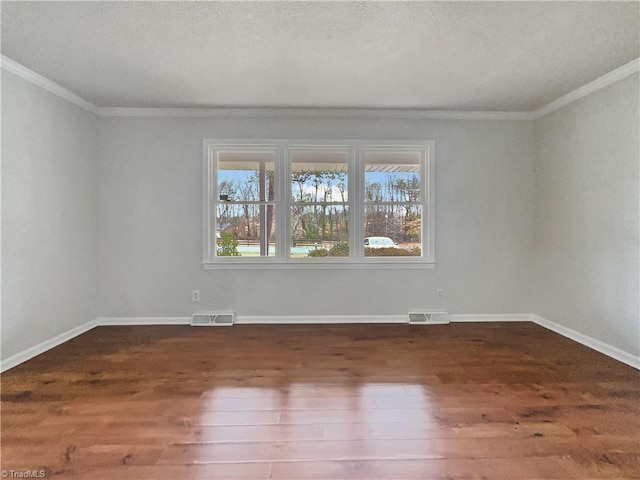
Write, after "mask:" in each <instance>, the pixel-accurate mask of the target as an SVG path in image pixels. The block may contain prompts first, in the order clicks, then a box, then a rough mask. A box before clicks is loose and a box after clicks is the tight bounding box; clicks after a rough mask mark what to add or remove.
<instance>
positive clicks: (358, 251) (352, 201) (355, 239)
mask: <svg viewBox="0 0 640 480" xmlns="http://www.w3.org/2000/svg"><path fill="white" fill-rule="evenodd" d="M350 168H351V172H350V173H351V178H352V179H353V181H351V182H349V228H350V230H349V234H350V237H349V243H350V245H351V247H350V251H351V258H352V259H353V260H355V261H362V259H363V258H364V247H363V245H362V239H363V238H364V235H363V230H362V224H363V221H364V211H363V208H364V202H363V198H362V196H363V192H364V161H363V158H362V151H361V149H360V148H359V147H357V148H356V149H354V150H353V151H352V153H351V164H350Z"/></svg>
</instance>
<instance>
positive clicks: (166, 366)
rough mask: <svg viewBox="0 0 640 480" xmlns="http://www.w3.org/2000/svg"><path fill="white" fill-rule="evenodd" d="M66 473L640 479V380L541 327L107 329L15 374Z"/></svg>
mask: <svg viewBox="0 0 640 480" xmlns="http://www.w3.org/2000/svg"><path fill="white" fill-rule="evenodd" d="M0 380H1V382H2V383H1V385H2V388H1V392H0V400H1V408H2V417H1V418H0V426H1V431H0V436H1V438H0V440H1V443H2V467H3V468H4V469H14V470H16V471H18V470H26V469H35V468H43V469H45V471H46V472H47V475H48V476H52V477H56V478H62V479H64V478H70V479H75V478H78V479H79V478H100V479H105V480H108V479H110V478H113V479H115V478H118V479H119V480H120V479H122V478H131V479H133V478H135V479H142V480H144V479H152V478H153V479H156V478H193V479H196V478H198V479H205V478H206V479H216V478H227V479H234V478H247V479H251V478H255V479H266V478H282V479H292V478H300V479H302V478H316V479H317V478H323V479H346V478H348V479H367V480H369V479H374V478H381V479H384V478H393V479H396V480H397V479H398V478H402V479H412V478H420V479H428V478H438V479H441V478H457V479H462V478H464V479H472V478H478V479H479V478H502V479H514V480H515V479H518V480H520V479H527V478H538V479H547V478H557V479H564V478H567V479H568V478H578V479H583V480H584V479H590V478H593V479H596V478H610V479H620V478H635V479H637V478H640V467H639V452H640V372H638V371H637V370H634V369H632V368H630V367H628V366H626V365H623V364H621V363H619V362H616V361H614V360H612V359H610V358H607V357H605V356H603V355H601V354H599V353H597V352H594V351H592V350H589V349H588V348H585V347H584V346H581V345H578V344H576V343H574V342H571V341H569V340H567V339H565V338H563V337H560V336H558V335H556V334H555V333H553V332H550V331H548V330H546V329H544V328H541V327H539V326H537V325H533V324H529V323H514V324H504V323H503V324H490V323H485V324H452V325H442V326H433V327H431V326H430V327H428V328H426V327H415V326H407V325H278V326H271V325H247V326H244V325H242V326H234V327H233V328H229V329H194V328H190V327H188V326H137V327H99V328H96V329H94V330H91V331H89V332H87V333H85V334H83V335H81V336H79V337H77V338H75V339H73V340H72V341H69V342H66V343H64V344H63V345H60V346H59V347H56V348H54V349H52V350H50V351H49V352H46V353H44V354H42V355H40V356H38V357H36V358H34V359H32V360H30V361H28V362H25V363H24V364H22V365H19V366H17V367H15V368H13V369H11V370H9V371H7V372H5V373H3V374H2V375H1V377H0Z"/></svg>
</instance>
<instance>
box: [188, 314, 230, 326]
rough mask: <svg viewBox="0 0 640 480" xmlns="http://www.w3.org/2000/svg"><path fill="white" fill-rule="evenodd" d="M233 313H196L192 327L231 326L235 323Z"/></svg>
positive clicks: (192, 319) (192, 318)
mask: <svg viewBox="0 0 640 480" xmlns="http://www.w3.org/2000/svg"><path fill="white" fill-rule="evenodd" d="M233 319H234V314H233V313H194V314H193V316H192V317H191V326H192V327H230V326H231V325H233Z"/></svg>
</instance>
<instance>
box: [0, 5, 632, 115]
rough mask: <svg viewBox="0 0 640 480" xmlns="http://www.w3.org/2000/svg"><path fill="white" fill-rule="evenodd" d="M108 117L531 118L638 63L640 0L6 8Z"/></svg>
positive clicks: (29, 56) (14, 37)
mask: <svg viewBox="0 0 640 480" xmlns="http://www.w3.org/2000/svg"><path fill="white" fill-rule="evenodd" d="M0 5H1V7H0V8H1V9H2V37H1V40H2V43H1V50H2V54H3V55H6V56H7V57H9V58H11V59H12V60H15V61H16V62H18V63H21V64H22V65H24V66H26V67H28V68H30V69H31V70H34V71H35V72H37V73H39V74H41V75H43V76H45V77H47V78H49V79H50V80H53V81H54V82H56V83H59V84H60V85H62V86H63V87H65V88H67V89H69V90H71V91H73V92H74V93H76V94H78V95H80V96H81V97H83V98H85V99H86V100H89V101H91V102H93V103H95V104H96V105H98V106H101V107H261V106H269V107H345V108H415V109H436V110H487V111H500V110H502V111H528V110H535V109H537V108H539V107H541V106H543V105H545V104H547V103H549V102H551V101H553V100H555V99H556V98H558V97H560V96H562V95H564V94H566V93H568V92H570V91H572V90H574V89H575V88H577V87H580V86H582V85H584V84H586V83H588V82H590V81H592V80H594V79H596V78H598V77H600V76H602V75H603V74H605V73H608V72H610V71H611V70H614V69H616V68H618V67H620V66H622V65H624V64H626V63H628V62H629V61H631V60H633V59H635V58H637V57H638V56H639V44H640V40H639V34H640V26H639V18H640V16H639V8H640V7H639V5H640V4H639V3H638V2H495V3H494V2H363V3H355V2H256V3H253V2H223V3H218V2H10V1H2V2H0Z"/></svg>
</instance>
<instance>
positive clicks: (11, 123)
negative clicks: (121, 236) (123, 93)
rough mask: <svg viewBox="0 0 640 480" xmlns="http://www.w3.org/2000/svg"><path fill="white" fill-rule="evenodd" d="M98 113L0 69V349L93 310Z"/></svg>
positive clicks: (15, 348) (35, 339) (78, 321)
mask: <svg viewBox="0 0 640 480" xmlns="http://www.w3.org/2000/svg"><path fill="white" fill-rule="evenodd" d="M97 128H98V119H97V118H96V116H95V115H94V114H92V113H89V112H87V111H85V110H83V109H81V108H79V107H76V106H75V105H73V104H71V103H69V102H67V101H65V100H62V99H61V98H59V97H57V96H55V95H53V94H50V93H48V92H46V91H45V90H43V89H41V88H39V87H36V86H34V85H32V84H31V83H28V82H26V81H24V80H23V79H21V78H19V77H17V76H15V75H13V74H11V73H8V72H6V71H5V70H2V358H3V359H4V358H7V357H10V356H11V355H14V354H16V353H18V352H21V351H23V350H25V349H27V348H29V347H32V346H34V345H37V344H38V343H41V342H43V341H45V340H49V339H51V338H53V337H55V336H56V335H59V334H61V333H64V332H66V331H68V330H70V329H72V328H74V327H77V326H79V325H82V324H84V323H86V322H88V321H89V320H92V319H94V318H95V316H96V311H95V306H96V295H97V290H98V262H97V258H98V176H97V175H98V162H97V158H96V146H97Z"/></svg>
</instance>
